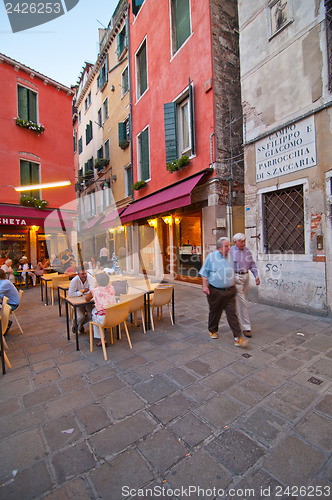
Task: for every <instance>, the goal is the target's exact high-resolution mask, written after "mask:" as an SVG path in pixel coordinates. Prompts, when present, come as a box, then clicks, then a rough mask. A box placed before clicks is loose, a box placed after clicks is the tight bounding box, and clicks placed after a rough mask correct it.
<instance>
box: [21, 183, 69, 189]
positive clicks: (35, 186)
mask: <svg viewBox="0 0 332 500" xmlns="http://www.w3.org/2000/svg"><path fill="white" fill-rule="evenodd" d="M70 184H71V182H70V181H59V182H47V183H45V184H31V185H30V184H29V185H27V186H18V187H14V189H15V191H34V190H35V189H46V188H54V187H62V186H69V185H70Z"/></svg>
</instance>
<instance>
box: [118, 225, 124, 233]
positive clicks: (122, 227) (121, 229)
mask: <svg viewBox="0 0 332 500" xmlns="http://www.w3.org/2000/svg"><path fill="white" fill-rule="evenodd" d="M124 230H125V228H124V226H119V227H118V228H117V231H118V233H123V231H124Z"/></svg>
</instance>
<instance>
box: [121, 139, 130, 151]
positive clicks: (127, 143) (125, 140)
mask: <svg viewBox="0 0 332 500" xmlns="http://www.w3.org/2000/svg"><path fill="white" fill-rule="evenodd" d="M119 146H120V148H121V149H126V148H127V147H128V146H129V141H128V139H123V140H122V141H121V142H120V144H119Z"/></svg>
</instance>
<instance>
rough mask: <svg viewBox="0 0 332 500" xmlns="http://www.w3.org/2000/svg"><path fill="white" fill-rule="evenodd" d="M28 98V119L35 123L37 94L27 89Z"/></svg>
mask: <svg viewBox="0 0 332 500" xmlns="http://www.w3.org/2000/svg"><path fill="white" fill-rule="evenodd" d="M28 98H29V120H30V121H32V122H33V123H37V94H35V93H34V92H31V90H29V91H28Z"/></svg>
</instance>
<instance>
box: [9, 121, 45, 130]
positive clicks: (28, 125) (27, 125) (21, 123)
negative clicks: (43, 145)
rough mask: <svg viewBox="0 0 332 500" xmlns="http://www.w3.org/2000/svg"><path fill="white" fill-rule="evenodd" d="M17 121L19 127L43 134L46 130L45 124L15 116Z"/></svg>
mask: <svg viewBox="0 0 332 500" xmlns="http://www.w3.org/2000/svg"><path fill="white" fill-rule="evenodd" d="M15 121H16V125H18V126H19V127H23V128H27V129H29V130H33V132H37V133H38V134H41V133H42V132H44V130H45V127H44V126H43V125H38V123H34V122H32V121H31V120H22V118H15Z"/></svg>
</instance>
